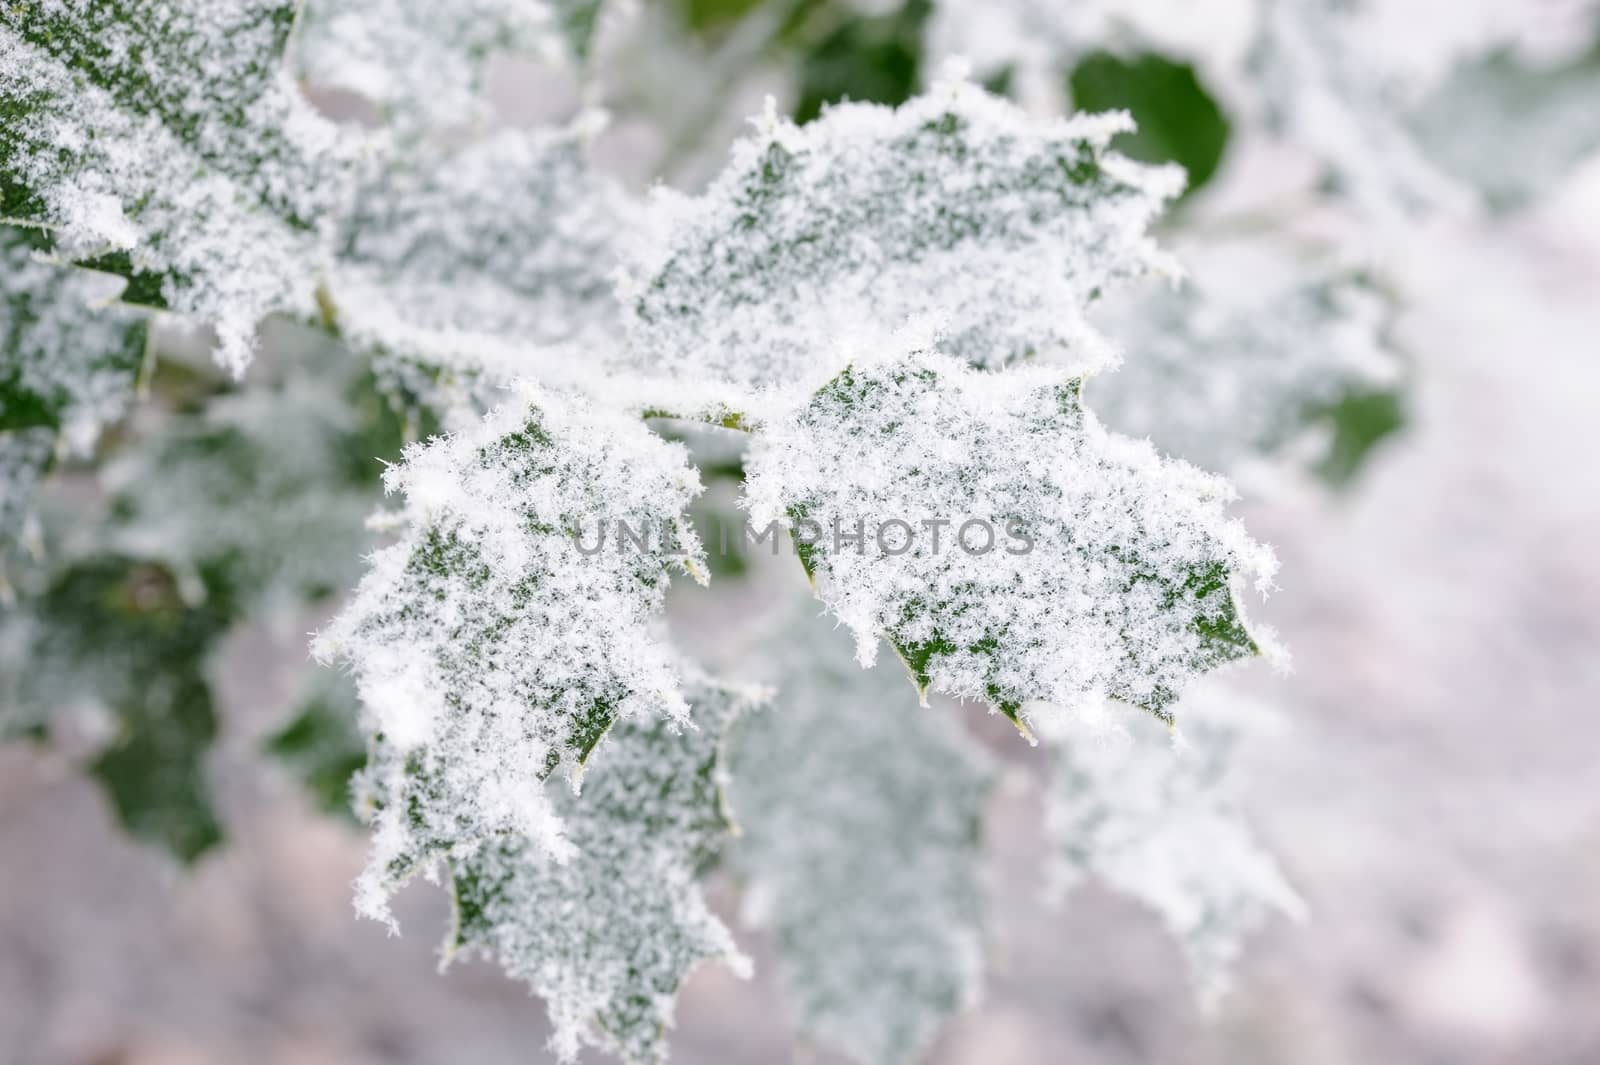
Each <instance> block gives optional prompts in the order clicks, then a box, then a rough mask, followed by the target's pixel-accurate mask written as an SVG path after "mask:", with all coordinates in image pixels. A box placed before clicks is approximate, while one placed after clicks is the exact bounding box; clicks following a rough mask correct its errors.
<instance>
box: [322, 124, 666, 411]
mask: <svg viewBox="0 0 1600 1065" xmlns="http://www.w3.org/2000/svg"><path fill="white" fill-rule="evenodd" d="M582 134H583V130H582V129H581V128H579V129H573V130H568V131H559V132H520V131H508V132H504V133H501V134H498V135H497V136H495V137H493V138H491V139H489V140H486V141H483V142H481V143H478V144H474V145H471V146H469V147H466V148H463V149H460V150H458V151H456V152H454V153H444V154H438V153H430V154H428V155H426V156H424V155H422V154H421V153H411V154H410V155H408V156H406V157H403V158H401V159H398V160H391V161H390V163H389V167H388V169H387V170H386V171H385V172H383V173H381V174H378V175H375V176H374V177H373V178H372V179H371V180H370V181H368V182H367V183H366V184H365V186H364V187H363V188H362V189H361V191H360V194H359V195H358V197H357V204H358V206H357V208H356V210H355V211H354V212H353V213H352V215H351V217H350V218H349V219H348V220H347V221H346V223H345V226H344V229H343V233H342V237H341V241H340V244H341V247H340V253H339V261H338V264H337V267H336V270H335V273H334V275H333V279H332V282H331V287H332V294H333V299H334V302H335V303H336V304H337V305H338V320H339V326H340V330H341V332H343V334H344V335H345V336H346V338H347V339H349V340H350V341H351V342H352V343H353V344H356V345H358V346H361V347H366V348H372V349H375V350H376V351H378V352H379V353H380V354H381V357H380V359H379V362H380V366H382V367H383V368H384V372H385V373H386V374H389V375H394V376H397V377H398V378H399V379H400V381H401V382H402V385H403V387H404V388H405V389H406V390H407V391H410V392H413V393H418V394H420V395H421V396H422V398H423V399H424V400H425V401H426V402H428V403H429V405H431V406H434V407H436V408H441V409H442V408H448V407H449V406H451V405H452V401H451V399H450V395H451V390H452V388H455V389H457V390H458V391H463V392H465V393H466V394H467V395H472V396H475V397H476V398H477V399H478V401H479V402H480V403H483V401H484V400H485V399H486V398H488V397H489V396H492V395H495V392H496V391H497V390H498V388H499V387H503V385H504V384H505V383H506V382H507V381H509V380H511V379H512V378H515V377H518V376H524V375H534V376H538V377H540V378H541V379H547V380H548V379H552V378H556V377H560V376H571V375H572V374H573V373H576V372H578V371H580V370H581V369H583V368H585V367H587V366H589V365H591V364H595V363H598V362H599V361H600V360H601V359H602V357H604V356H607V355H610V354H613V353H614V352H616V351H617V350H618V349H619V348H620V346H621V325H620V316H619V312H618V307H617V301H616V297H615V295H614V292H613V284H612V274H613V273H614V272H615V270H616V268H617V264H618V262H619V261H620V252H619V250H618V245H619V242H620V241H621V239H622V237H623V234H624V233H625V232H626V231H627V230H628V229H629V228H632V227H634V226H635V225H636V224H637V218H636V211H637V209H636V207H635V206H634V205H633V203H632V201H630V200H629V199H628V198H627V197H626V196H625V195H624V194H623V192H622V190H621V189H620V188H619V187H617V185H616V184H615V183H614V182H612V181H611V180H609V179H608V178H606V177H605V176H604V175H601V174H598V173H596V172H595V171H594V170H592V169H591V168H590V166H589V164H588V161H587V159H586V158H585V153H584V144H583V136H582ZM487 405H492V403H491V404H487Z"/></svg>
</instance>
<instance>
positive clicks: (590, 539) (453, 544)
mask: <svg viewBox="0 0 1600 1065" xmlns="http://www.w3.org/2000/svg"><path fill="white" fill-rule="evenodd" d="M386 483H387V485H388V487H389V488H390V490H392V491H396V490H397V491H400V492H403V493H404V495H405V507H404V509H403V511H402V512H401V513H400V514H399V515H397V516H395V517H394V518H393V519H392V520H393V521H394V523H395V524H397V525H398V526H399V527H400V539H399V541H398V542H397V543H395V544H393V545H391V546H389V547H386V548H384V549H382V550H380V551H379V552H377V554H375V555H374V556H373V557H372V560H371V569H370V571H369V572H368V574H367V576H366V577H365V578H364V579H363V580H362V582H361V585H360V587H359V588H358V589H357V591H356V594H355V597H354V598H353V600H352V601H351V602H350V604H349V605H348V606H347V607H346V608H345V610H344V612H343V613H341V614H340V616H339V617H338V618H337V619H335V620H334V622H333V623H332V624H331V625H330V626H329V628H328V629H327V630H326V631H324V632H323V633H322V634H321V635H320V636H319V637H318V639H317V643H316V650H317V654H318V656H319V657H320V658H322V659H323V660H324V661H330V660H332V661H338V662H340V663H343V664H345V665H347V666H348V667H349V668H350V669H351V670H352V671H353V672H354V674H355V678H356V681H357V684H358V686H359V688H360V693H361V699H362V703H363V704H364V706H365V719H364V722H363V729H364V731H365V732H367V733H368V735H371V736H381V737H382V742H383V746H384V748H385V749H386V752H387V753H386V754H385V756H384V757H382V758H381V759H379V760H378V761H377V762H375V764H374V766H373V767H372V769H371V770H370V772H369V786H370V788H371V789H372V790H373V792H374V797H375V799H376V801H377V802H378V804H379V805H380V807H381V809H380V810H379V811H378V813H377V816H376V822H375V824H376V831H375V833H374V842H373V849H372V854H371V859H370V862H369V865H368V868H367V872H366V873H365V874H364V876H363V878H362V881H361V885H360V898H359V900H358V901H359V905H360V907H361V909H362V910H363V912H366V913H368V914H372V915H375V916H380V917H386V916H387V896H388V894H389V893H390V892H391V891H392V890H393V889H394V888H395V887H396V886H397V885H398V884H399V883H401V882H403V881H404V880H405V879H407V878H408V877H409V876H410V875H411V874H412V873H414V872H415V871H417V870H418V869H421V868H425V867H430V866H432V865H433V864H434V863H435V862H436V861H437V860H438V859H440V858H444V857H463V856H465V855H467V854H471V853H473V852H475V851H476V850H477V849H478V848H479V847H480V846H481V845H482V844H483V843H484V842H485V841H486V840H488V839H489V838H491V837H494V836H512V837H527V838H530V839H532V840H534V841H536V845H537V846H539V847H543V848H545V849H547V850H549V851H550V852H552V853H556V854H564V853H570V851H571V845H570V844H568V843H565V842H563V840H562V838H561V823H560V818H559V816H558V815H557V813H556V811H555V809H554V807H553V805H552V802H551V799H550V798H549V796H548V795H547V794H546V793H545V791H544V782H545V779H546V778H547V777H548V776H550V775H551V774H552V773H553V772H554V771H556V770H557V769H564V770H565V771H566V772H567V773H568V774H569V775H570V776H572V777H573V778H574V782H575V781H576V777H577V774H578V772H579V770H580V769H581V766H582V765H583V763H584V762H585V760H586V759H587V758H588V756H589V754H590V752H591V751H592V750H593V749H594V747H595V745H596V744H597V743H598V742H599V741H600V740H601V738H602V737H603V736H604V735H605V733H606V731H607V730H608V729H609V728H610V727H611V725H612V724H613V723H614V722H616V721H620V720H628V719H632V718H639V719H643V720H646V721H649V720H655V719H658V718H665V719H669V720H674V721H681V720H683V719H684V718H685V715H686V714H687V712H688V710H687V706H686V704H685V703H684V700H683V696H682V694H681V692H680V691H679V680H678V669H677V666H676V662H675V659H674V657H673V655H672V653H671V652H670V651H669V649H668V648H667V647H666V646H665V645H664V644H663V643H662V642H661V641H660V640H658V639H657V638H656V636H655V635H654V633H653V631H652V622H653V619H654V618H655V616H656V615H657V614H658V613H659V612H660V610H661V607H662V602H663V598H664V596H665V592H666V586H667V580H668V578H667V570H668V569H669V567H674V566H676V567H682V568H685V569H690V570H691V571H692V572H701V571H702V569H701V567H703V558H702V553H701V550H700V545H699V542H698V541H697V540H696V539H695V536H694V532H693V530H692V529H690V528H688V527H687V524H686V523H685V522H684V521H683V520H682V516H683V513H684V511H685V509H686V508H687V506H688V504H689V502H690V500H692V499H693V498H694V496H695V495H696V494H697V493H698V491H699V490H700V485H699V481H698V478H697V477H696V476H695V474H694V471H693V470H692V469H691V468H690V467H689V466H688V465H687V463H686V461H685V452H684V450H683V448H682V446H681V445H676V444H669V443H667V442H665V441H663V440H661V439H660V438H658V437H656V436H654V435H653V434H652V433H651V432H650V431H649V430H648V429H647V428H646V427H645V425H644V423H643V422H641V421H639V420H638V419H636V418H629V417H626V416H623V415H620V414H614V413H610V412H606V411H603V410H600V409H597V408H596V407H595V406H593V405H592V404H590V403H589V402H587V401H585V400H582V399H578V398H575V397H571V396H559V395H556V394H553V393H549V392H545V391H542V390H540V389H537V388H534V387H533V386H526V387H524V388H522V389H520V390H519V391H517V392H516V393H514V394H513V395H512V397H511V398H510V399H509V400H508V401H507V402H506V403H505V404H504V405H503V406H501V407H499V408H497V409H496V410H495V411H493V412H491V413H490V414H489V415H488V416H487V417H486V418H485V419H484V420H483V421H482V422H480V423H479V424H478V425H477V426H475V427H473V428H472V429H471V430H470V431H466V432H462V433H459V434H456V435H453V436H449V437H443V438H439V439H436V440H434V441H431V442H430V443H429V444H427V445H426V446H422V445H413V446H412V447H410V448H408V449H407V450H406V455H405V461H404V462H403V463H402V464H400V465H398V466H395V467H393V468H391V469H390V470H389V472H388V473H387V475H386ZM624 524H625V525H626V527H627V533H626V534H624V532H623V531H622V528H621V526H622V525H624ZM641 541H642V546H641Z"/></svg>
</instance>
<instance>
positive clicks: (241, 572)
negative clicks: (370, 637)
mask: <svg viewBox="0 0 1600 1065" xmlns="http://www.w3.org/2000/svg"><path fill="white" fill-rule="evenodd" d="M301 332H303V333H305V334H311V331H310V330H303V331H301ZM306 339H307V338H306V337H305V336H299V335H293V336H291V335H284V336H283V337H282V343H281V344H280V346H279V348H280V351H279V355H280V357H279V359H278V360H277V363H276V365H275V366H274V367H273V368H274V369H278V370H281V371H283V372H282V374H281V377H280V379H278V380H262V379H260V378H261V377H264V374H263V375H253V376H256V377H257V379H253V380H251V381H249V382H248V383H247V384H246V385H245V387H242V388H239V389H237V390H235V391H230V392H227V393H224V394H222V395H219V396H217V397H215V398H213V399H212V400H210V402H208V403H207V404H206V405H205V406H204V407H203V408H202V409H200V410H198V411H195V412H193V413H179V414H174V415H172V416H170V417H168V418H166V419H165V420H162V421H160V422H158V423H157V424H155V425H154V426H152V427H151V428H150V430H149V431H148V432H147V434H145V435H143V436H141V437H140V438H138V439H136V440H134V441H132V442H130V443H129V444H128V446H126V447H125V448H124V449H123V451H122V452H120V453H119V454H118V455H116V456H115V457H114V458H113V459H111V460H110V461H109V462H108V463H107V464H106V465H105V467H104V468H103V470H102V471H101V483H102V484H103V485H104V487H105V488H106V489H107V491H108V492H109V493H110V495H111V500H112V505H111V514H110V519H109V521H108V522H107V528H106V533H105V536H106V539H107V540H108V541H109V542H110V543H111V544H113V545H114V546H115V548H116V549H117V550H119V551H123V552H125V553H128V554H132V555H135V556H137V557H140V558H146V559H152V560H159V561H161V562H164V563H165V564H166V565H168V566H170V567H172V568H173V570H174V571H176V572H177V573H179V574H180V575H181V576H182V577H184V578H185V579H186V580H187V581H190V582H193V581H194V580H195V579H196V578H197V577H198V576H199V575H201V574H204V573H207V572H214V573H222V574H226V579H227V581H228V583H229V585H230V586H231V587H232V588H233V589H234V594H235V595H236V596H237V597H238V598H239V599H240V601H241V602H242V603H245V604H246V605H247V606H248V607H250V608H251V609H255V608H262V612H263V613H265V614H268V615H270V616H278V617H281V616H285V615H288V616H292V612H293V611H295V610H297V609H298V608H299V607H300V606H301V605H302V604H304V603H305V602H308V601H314V600H318V599H322V598H325V597H327V596H329V595H331V594H333V593H334V592H337V591H342V590H343V589H345V588H347V587H348V586H349V585H350V584H351V583H353V582H354V581H355V580H356V578H357V577H358V576H359V575H360V572H361V561H360V560H361V556H362V554H363V553H364V552H365V551H367V550H369V549H370V548H371V547H372V545H373V536H372V534H371V533H370V532H369V531H368V530H367V528H366V517H367V515H368V514H369V513H371V511H372V508H373V507H374V506H375V505H376V504H377V502H378V500H379V498H380V495H381V487H380V484H381V474H382V472H383V463H384V462H385V461H389V460H393V459H395V458H398V457H399V454H400V449H401V445H402V442H403V441H402V438H401V426H400V423H399V421H398V419H397V418H396V416H395V415H394V414H393V412H392V411H391V410H390V408H389V406H388V405H387V404H386V403H385V402H384V400H383V398H382V397H381V396H379V395H378V393H377V392H376V390H375V389H374V387H373V383H372V380H371V377H370V375H368V374H364V373H362V372H361V371H360V365H359V363H357V362H356V361H355V360H352V359H350V358H349V356H348V355H347V354H345V353H343V352H340V351H338V350H337V349H336V348H335V346H334V345H333V344H332V343H330V342H327V341H326V340H323V341H321V342H320V343H319V342H315V341H313V342H311V343H310V344H309V346H308V347H307V349H306V350H305V351H304V352H303V353H302V355H301V357H300V358H299V359H298V360H292V359H291V358H290V356H289V354H288V348H289V346H290V345H291V344H294V343H297V342H304V341H305V340H306ZM260 369H262V370H265V369H266V367H261V368H260Z"/></svg>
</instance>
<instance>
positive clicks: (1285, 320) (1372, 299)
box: [1085, 247, 1401, 476]
mask: <svg viewBox="0 0 1600 1065" xmlns="http://www.w3.org/2000/svg"><path fill="white" fill-rule="evenodd" d="M1219 252H1221V249H1213V250H1212V254H1210V255H1208V256H1207V259H1208V264H1209V266H1211V267H1215V269H1196V271H1195V276H1196V278H1197V280H1196V281H1195V282H1194V283H1192V284H1189V285H1187V286H1186V287H1185V288H1183V289H1182V290H1178V291H1174V290H1172V289H1168V288H1161V289H1157V288H1155V287H1154V286H1151V287H1150V288H1147V289H1145V290H1143V291H1140V292H1138V293H1137V294H1134V293H1125V294H1119V295H1118V296H1117V297H1113V298H1112V299H1111V300H1109V301H1108V303H1107V307H1106V312H1107V313H1105V314H1104V315H1101V316H1097V318H1096V321H1097V323H1098V324H1099V325H1100V326H1101V327H1102V328H1104V329H1105V331H1106V334H1107V335H1108V336H1110V337H1111V338H1112V339H1114V340H1115V341H1117V343H1118V344H1119V346H1121V347H1122V348H1123V349H1124V352H1125V357H1124V361H1123V365H1122V368H1121V369H1120V370H1119V371H1118V372H1116V373H1114V374H1106V375H1103V376H1101V377H1098V378H1096V379H1095V380H1094V381H1092V382H1091V383H1089V384H1088V386H1087V388H1086V397H1085V401H1086V402H1087V404H1088V405H1089V407H1090V408H1091V409H1093V410H1094V411H1095V413H1097V414H1098V415H1100V416H1101V418H1103V419H1104V420H1105V422H1106V424H1107V425H1109V426H1110V427H1111V428H1113V429H1115V430H1117V431H1118V432H1122V433H1126V434H1128V435H1130V436H1147V437H1150V438H1151V439H1152V440H1153V441H1154V442H1155V443H1156V445H1157V446H1158V447H1160V448H1161V449H1162V450H1164V451H1167V452H1170V453H1171V454H1173V455H1177V456H1178V457H1180V458H1184V459H1187V460H1189V461H1190V462H1193V463H1195V464H1196V465H1199V466H1203V467H1205V468H1207V469H1214V470H1221V471H1223V472H1224V473H1227V474H1229V475H1231V476H1232V475H1240V474H1241V473H1243V471H1244V470H1245V469H1246V468H1248V467H1249V466H1250V465H1251V464H1252V463H1256V462H1259V461H1260V460H1262V459H1263V458H1266V457H1284V458H1286V457H1289V456H1293V455H1294V454H1295V453H1296V452H1297V451H1299V450H1302V445H1311V446H1315V445H1317V444H1320V445H1321V449H1322V451H1323V454H1322V455H1321V456H1319V460H1320V462H1321V463H1322V465H1323V468H1324V469H1326V470H1328V472H1330V473H1342V472H1348V471H1347V470H1345V467H1346V466H1350V467H1352V468H1353V466H1354V465H1355V464H1358V463H1359V462H1360V459H1361V457H1362V455H1361V453H1360V452H1362V451H1364V450H1365V447H1368V446H1370V445H1371V443H1372V442H1373V440H1372V439H1362V440H1356V439H1354V438H1353V436H1352V434H1354V433H1356V432H1357V431H1358V428H1359V427H1357V426H1354V425H1352V424H1351V419H1352V418H1353V416H1354V415H1355V414H1356V412H1357V410H1358V408H1361V409H1375V408H1377V407H1384V408H1385V409H1387V410H1389V411H1391V414H1392V415H1393V417H1397V416H1398V415H1397V412H1398V398H1397V395H1396V390H1397V388H1398V385H1399V382H1400V379H1401V368H1400V364H1399V362H1398V360H1397V359H1396V357H1395V353H1394V351H1393V350H1392V349H1391V347H1390V346H1389V343H1388V330H1389V323H1390V319H1391V317H1392V314H1393V309H1392V306H1391V305H1390V301H1389V300H1388V299H1386V298H1385V296H1384V294H1383V293H1382V292H1381V291H1380V290H1379V289H1378V288H1377V287H1376V286H1375V285H1374V284H1373V283H1372V282H1371V281H1370V280H1369V279H1367V278H1365V277H1363V276H1361V275H1359V274H1354V273H1343V274H1338V273H1333V272H1330V271H1322V272H1320V273H1319V272H1317V271H1314V270H1311V269H1308V268H1307V267H1305V266H1302V265H1301V264H1299V263H1297V262H1295V261H1294V260H1292V259H1287V258H1286V257H1285V256H1283V255H1281V254H1277V253H1274V252H1272V251H1271V250H1270V249H1268V248H1265V247H1239V248H1232V249H1228V250H1227V251H1226V252H1225V253H1221V254H1218V253H1219ZM1205 277H1224V278H1228V279H1229V283H1228V285H1227V286H1226V288H1225V289H1218V288H1216V287H1213V286H1209V285H1206V284H1204V283H1203V282H1201V281H1199V280H1198V279H1199V278H1205ZM1393 417H1391V419H1390V421H1389V422H1387V423H1385V426H1384V427H1383V428H1385V429H1392V428H1394V427H1395V424H1394V421H1393ZM1319 430H1320V431H1321V435H1323V436H1324V437H1328V438H1331V439H1327V440H1323V441H1311V440H1309V439H1308V438H1309V437H1310V436H1312V435H1316V434H1317V432H1318V431H1319ZM1367 435H1368V436H1371V435H1372V432H1371V431H1369V432H1368V434H1367ZM1377 435H1382V433H1381V432H1378V434H1377ZM1334 465H1337V466H1338V469H1333V468H1332V467H1333V466H1334Z"/></svg>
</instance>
